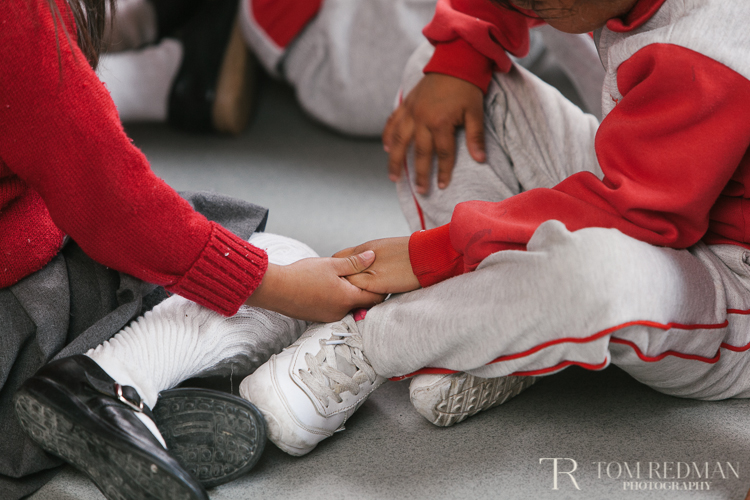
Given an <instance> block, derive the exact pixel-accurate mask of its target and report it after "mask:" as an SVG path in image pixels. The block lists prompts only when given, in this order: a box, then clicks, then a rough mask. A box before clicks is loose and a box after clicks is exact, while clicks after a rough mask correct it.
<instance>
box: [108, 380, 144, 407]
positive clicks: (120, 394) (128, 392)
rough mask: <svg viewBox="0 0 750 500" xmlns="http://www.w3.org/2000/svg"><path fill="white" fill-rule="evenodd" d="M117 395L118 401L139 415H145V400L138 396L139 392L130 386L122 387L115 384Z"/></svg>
mask: <svg viewBox="0 0 750 500" xmlns="http://www.w3.org/2000/svg"><path fill="white" fill-rule="evenodd" d="M114 387H115V395H116V396H117V400H118V401H119V402H121V403H123V404H124V405H126V406H128V407H130V408H131V409H133V410H135V411H137V412H138V413H143V400H142V399H141V397H140V396H139V395H138V391H136V390H135V389H133V388H132V387H130V386H129V385H126V386H122V385H120V384H118V383H117V382H115V386H114Z"/></svg>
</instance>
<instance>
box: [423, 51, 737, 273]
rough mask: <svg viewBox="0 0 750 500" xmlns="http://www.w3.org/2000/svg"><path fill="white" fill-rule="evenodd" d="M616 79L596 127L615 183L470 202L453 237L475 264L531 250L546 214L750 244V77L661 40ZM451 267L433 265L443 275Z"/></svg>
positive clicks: (573, 179)
mask: <svg viewBox="0 0 750 500" xmlns="http://www.w3.org/2000/svg"><path fill="white" fill-rule="evenodd" d="M617 83H618V88H619V89H620V92H621V93H622V95H623V97H622V99H621V100H620V102H619V104H618V105H617V106H616V107H615V109H614V110H612V111H611V112H610V113H609V115H607V117H606V118H605V119H604V120H603V121H602V124H601V125H600V127H599V130H598V132H597V135H596V143H595V147H596V153H597V157H598V160H599V164H600V166H601V167H602V171H603V172H604V179H603V180H599V179H598V178H597V177H596V176H594V175H593V174H591V173H588V172H583V173H578V174H575V175H572V176H570V177H568V178H567V179H565V180H564V181H563V182H561V183H560V184H558V185H557V186H555V187H554V188H552V189H532V190H529V191H526V192H524V193H521V194H518V195H516V196H513V197H511V198H508V199H506V200H504V201H501V202H498V203H490V202H482V201H470V202H466V203H461V204H459V205H458V206H457V207H456V209H455V210H454V212H453V218H452V220H451V223H450V225H451V229H450V236H451V238H450V240H451V247H452V249H453V250H454V251H456V252H459V253H462V254H463V255H464V268H465V269H466V270H473V269H475V268H476V266H477V265H479V263H480V262H481V261H482V260H484V259H485V258H486V257H487V256H488V255H490V254H492V253H495V252H498V251H500V250H507V249H518V248H519V247H522V246H523V245H525V244H526V243H527V242H528V241H529V238H531V235H532V234H533V233H534V231H536V229H537V227H539V225H540V224H541V223H543V222H545V221H547V220H558V221H561V222H563V223H564V224H565V226H566V227H567V229H568V230H569V231H576V230H578V229H582V228H586V227H602V228H615V229H618V230H620V231H621V232H622V233H624V234H626V235H628V236H631V237H633V238H636V239H638V240H640V241H644V242H646V243H650V244H652V245H659V246H667V247H671V248H687V247H689V246H691V245H693V244H695V243H696V242H698V241H699V240H700V239H701V238H703V237H704V235H705V238H704V240H705V241H706V242H708V243H724V242H730V243H733V244H741V245H744V246H746V247H748V248H750V227H748V224H749V223H750V217H748V216H750V213H748V214H745V212H746V211H747V210H750V209H748V208H746V207H747V206H748V203H747V202H746V195H745V193H746V192H748V193H750V189H747V188H746V186H750V153H748V146H750V121H749V120H747V116H748V115H750V81H748V80H747V79H745V78H744V77H743V76H742V75H740V74H739V73H736V72H735V71H733V70H731V69H729V68H728V67H726V66H724V65H722V64H720V63H718V62H716V61H715V60H713V59H710V58H708V57H706V56H704V55H702V54H699V53H697V52H694V51H691V50H689V49H685V48H683V47H680V46H676V45H668V44H653V45H649V46H647V47H645V48H643V49H641V50H640V51H638V52H637V53H636V54H635V55H634V56H632V57H631V58H630V59H628V60H627V61H625V62H624V63H622V64H621V65H620V68H619V70H618V79H617ZM746 221H748V222H746ZM707 231H708V233H707ZM434 244H438V242H437V241H436V242H434ZM422 245H424V247H425V249H424V250H423V249H422V248H420V247H421V246H422ZM430 246H433V243H432V242H431V241H430V235H423V237H422V238H420V240H418V241H416V242H415V243H414V244H412V247H413V250H414V252H415V255H416V254H418V253H419V254H421V252H423V251H424V252H427V251H428V250H427V248H428V247H430ZM443 263H444V261H442V260H436V261H435V264H436V267H435V268H433V269H429V270H426V269H424V266H423V269H422V272H423V273H425V274H427V273H432V274H434V275H440V274H441V273H443V272H444V271H445V270H441V269H440V268H438V267H437V266H439V265H441V264H443Z"/></svg>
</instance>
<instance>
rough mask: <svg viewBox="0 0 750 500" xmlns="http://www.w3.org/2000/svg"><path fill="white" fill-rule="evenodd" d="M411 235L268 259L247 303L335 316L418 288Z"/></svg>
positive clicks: (299, 314) (327, 318) (302, 315)
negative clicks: (281, 262)
mask: <svg viewBox="0 0 750 500" xmlns="http://www.w3.org/2000/svg"><path fill="white" fill-rule="evenodd" d="M419 286H420V285H419V281H418V280H417V277H416V276H415V275H414V273H413V272H412V268H411V262H410V260H409V237H408V236H404V237H400V238H385V239H380V240H373V241H368V242H367V243H363V244H361V245H359V246H356V247H352V248H347V249H345V250H341V251H339V252H337V253H336V254H334V255H333V257H328V258H310V259H302V260H299V261H297V262H295V263H293V264H290V265H288V266H278V265H274V264H269V265H268V270H267V271H266V274H265V276H264V277H263V281H262V282H261V284H260V286H258V288H257V289H256V290H255V292H254V293H253V294H252V295H251V296H250V298H249V299H248V300H247V302H246V304H247V305H250V306H255V307H262V308H264V309H269V310H272V311H276V312H279V313H281V314H285V315H287V316H291V317H294V318H299V319H304V320H307V321H322V322H332V321H338V320H339V319H341V318H342V317H343V316H344V315H346V314H347V313H348V312H349V311H351V310H352V309H356V308H360V307H372V306H374V305H375V304H379V303H380V302H382V301H383V300H384V299H385V296H386V295H387V294H389V293H401V292H408V291H411V290H416V289H417V288H419Z"/></svg>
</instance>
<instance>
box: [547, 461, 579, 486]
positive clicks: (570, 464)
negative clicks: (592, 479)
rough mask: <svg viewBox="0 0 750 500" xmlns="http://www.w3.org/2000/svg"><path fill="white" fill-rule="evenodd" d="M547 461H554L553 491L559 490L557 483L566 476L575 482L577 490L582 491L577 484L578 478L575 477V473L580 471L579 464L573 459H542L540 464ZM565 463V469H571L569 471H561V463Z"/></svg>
mask: <svg viewBox="0 0 750 500" xmlns="http://www.w3.org/2000/svg"><path fill="white" fill-rule="evenodd" d="M545 460H552V489H553V490H559V489H560V488H559V487H558V483H557V478H558V477H559V476H560V475H561V474H564V475H566V476H568V477H569V478H570V480H571V481H572V482H573V486H575V488H576V489H577V490H580V489H581V488H580V487H579V486H578V483H577V482H576V478H575V477H574V476H573V473H574V472H575V471H576V470H578V462H576V461H575V460H573V459H572V458H540V459H539V463H540V464H541V463H542V462H544V461H545ZM562 461H565V462H563V463H564V465H565V468H566V469H567V468H570V470H569V471H565V470H561V469H560V462H562Z"/></svg>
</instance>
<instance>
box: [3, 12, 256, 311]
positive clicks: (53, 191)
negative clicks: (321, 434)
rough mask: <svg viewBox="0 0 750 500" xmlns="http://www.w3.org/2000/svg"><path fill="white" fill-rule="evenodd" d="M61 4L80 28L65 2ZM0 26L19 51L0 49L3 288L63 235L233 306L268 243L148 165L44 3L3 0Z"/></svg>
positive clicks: (218, 304)
mask: <svg viewBox="0 0 750 500" xmlns="http://www.w3.org/2000/svg"><path fill="white" fill-rule="evenodd" d="M57 5H58V8H59V9H60V11H61V12H63V13H64V19H65V23H66V26H67V29H68V31H69V32H70V33H75V31H74V30H75V25H74V23H73V21H72V15H70V10H69V7H68V5H67V2H66V1H65V0H57ZM0 26H2V29H0V46H2V47H13V48H14V49H13V50H0V68H2V71H1V72H0V249H2V251H0V271H2V272H0V288H2V287H7V286H10V285H12V284H14V283H16V282H17V281H19V280H20V279H22V278H23V277H25V276H27V275H28V274H30V273H31V272H34V271H36V270H38V269H41V268H42V267H43V266H44V265H45V264H46V263H47V262H49V261H50V259H52V257H54V256H55V255H56V254H57V252H58V250H59V247H60V243H61V241H62V234H63V232H65V233H66V234H68V235H70V237H71V238H73V240H75V241H76V242H77V243H78V244H79V245H80V247H81V248H82V249H83V251H84V252H86V254H88V255H89V256H90V257H91V258H92V259H94V260H96V261H97V262H99V263H101V264H103V265H105V266H108V267H111V268H113V269H116V270H118V271H122V272H124V273H127V274H130V275H133V276H135V277H137V278H140V279H142V280H144V281H147V282H150V283H155V284H158V285H163V286H165V287H166V288H167V289H169V290H171V291H173V292H175V293H178V294H181V295H185V296H187V297H189V298H191V299H193V300H194V301H196V302H198V303H199V304H202V305H205V306H207V307H210V308H212V309H214V310H216V311H218V312H221V313H223V314H233V313H234V312H236V311H237V309H239V307H240V306H241V305H242V304H243V303H244V301H245V300H246V299H247V297H248V296H249V295H250V294H251V293H252V291H253V290H255V288H256V287H257V285H258V284H259V283H260V281H261V279H262V277H263V274H264V272H265V269H266V266H267V256H266V254H265V252H263V251H262V250H259V249H257V248H255V247H253V246H252V245H250V244H249V243H247V242H245V241H243V240H241V239H240V238H237V237H236V236H234V235H232V234H231V233H228V232H227V231H225V230H224V229H223V228H220V227H219V226H217V225H216V224H214V223H211V222H209V221H208V220H206V218H205V217H203V216H202V215H200V214H198V213H196V212H195V211H194V210H193V209H192V208H191V207H190V205H189V204H188V203H187V202H186V201H185V200H183V199H182V198H181V197H180V196H179V195H178V194H177V193H176V192H175V191H174V190H172V189H171V188H170V187H169V186H168V185H167V184H166V183H165V182H164V181H162V180H161V179H159V178H158V177H157V176H156V175H155V174H154V173H153V172H152V171H151V169H150V167H149V165H148V162H147V161H146V158H145V157H144V156H143V154H142V153H141V152H140V151H139V150H138V149H137V148H135V147H134V146H133V145H132V144H131V141H130V139H128V137H127V136H126V135H125V132H124V131H123V129H122V125H121V124H120V120H119V117H118V115H117V110H116V109H115V106H114V103H113V102H112V99H111V98H110V96H109V93H108V92H107V90H106V89H105V88H104V86H103V85H102V83H101V82H100V81H99V79H98V78H97V76H96V74H95V73H94V71H93V70H92V69H91V67H90V66H89V65H88V63H87V61H86V58H85V57H84V56H83V54H82V53H81V51H80V50H79V48H78V46H77V45H76V43H75V37H74V36H71V41H70V42H68V40H67V39H66V37H65V34H64V31H63V27H62V26H58V27H57V28H56V27H55V25H54V24H53V21H52V14H51V13H50V7H49V5H48V4H47V3H46V2H29V1H27V0H7V1H5V2H3V3H2V4H0ZM56 33H57V35H56ZM56 36H57V38H56Z"/></svg>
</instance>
